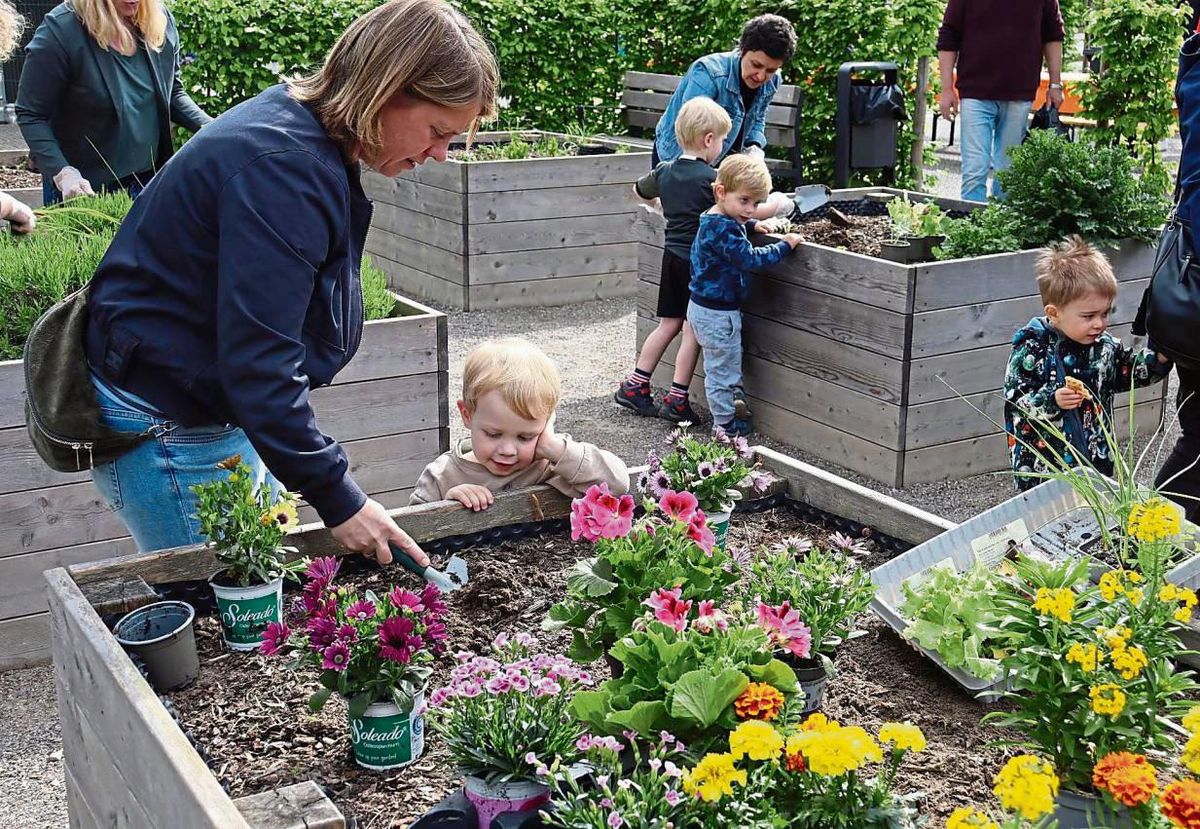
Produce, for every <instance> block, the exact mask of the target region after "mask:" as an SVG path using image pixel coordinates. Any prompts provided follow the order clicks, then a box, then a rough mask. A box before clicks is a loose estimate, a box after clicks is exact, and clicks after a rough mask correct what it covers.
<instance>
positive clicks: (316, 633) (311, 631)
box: [308, 616, 337, 650]
mask: <svg viewBox="0 0 1200 829" xmlns="http://www.w3.org/2000/svg"><path fill="white" fill-rule="evenodd" d="M336 639H337V622H336V621H335V620H334V619H333V618H331V617H329V616H314V617H313V618H311V619H309V620H308V642H309V644H310V645H312V646H313V649H314V650H324V649H325V648H327V647H329V646H330V645H332V644H333V643H334V640H336Z"/></svg>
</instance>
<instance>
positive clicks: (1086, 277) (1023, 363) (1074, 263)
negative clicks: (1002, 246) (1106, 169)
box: [1004, 236, 1170, 491]
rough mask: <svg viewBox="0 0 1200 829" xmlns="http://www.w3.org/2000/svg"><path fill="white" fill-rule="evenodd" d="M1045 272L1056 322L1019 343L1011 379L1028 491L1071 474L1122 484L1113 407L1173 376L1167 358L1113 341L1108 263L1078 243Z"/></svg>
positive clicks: (1007, 407)
mask: <svg viewBox="0 0 1200 829" xmlns="http://www.w3.org/2000/svg"><path fill="white" fill-rule="evenodd" d="M1035 272H1036V274H1037V283H1038V290H1039V291H1040V292H1041V295H1042V302H1043V303H1045V306H1046V307H1045V311H1046V314H1045V316H1042V317H1034V318H1033V319H1031V320H1030V321H1029V324H1028V325H1026V326H1025V327H1024V328H1022V329H1021V330H1020V331H1018V332H1017V333H1016V334H1015V335H1014V336H1013V342H1012V356H1011V357H1009V360H1008V370H1007V372H1006V374H1005V377H1004V400H1005V403H1004V426H1005V430H1006V431H1007V432H1008V446H1009V452H1010V454H1011V456H1012V467H1013V471H1014V472H1015V473H1016V483H1017V489H1018V490H1019V491H1025V490H1027V489H1029V488H1030V487H1033V486H1036V485H1037V484H1039V483H1041V481H1042V480H1043V479H1042V478H1038V477H1033V476H1030V475H1027V474H1023V473H1029V472H1038V473H1044V472H1049V471H1052V470H1053V469H1055V468H1059V467H1061V466H1062V465H1063V464H1065V465H1067V466H1076V465H1088V466H1091V467H1094V468H1095V469H1096V470H1097V471H1098V472H1101V473H1103V474H1105V475H1109V474H1112V471H1113V459H1112V457H1111V456H1110V447H1109V443H1108V441H1107V440H1106V439H1105V435H1104V432H1105V431H1106V430H1107V431H1108V432H1109V433H1111V432H1112V429H1113V424H1112V419H1111V418H1112V407H1113V398H1114V397H1115V395H1116V393H1117V392H1119V391H1129V389H1130V387H1131V386H1136V387H1139V388H1140V387H1142V386H1148V385H1150V384H1151V383H1154V382H1156V381H1158V380H1160V379H1161V378H1163V377H1165V376H1166V375H1167V374H1168V372H1169V371H1170V364H1169V363H1168V361H1167V358H1166V357H1163V356H1162V355H1160V354H1156V353H1155V352H1154V351H1151V350H1149V349H1145V350H1142V351H1137V352H1135V351H1134V350H1133V349H1131V348H1127V347H1125V346H1124V345H1122V344H1121V342H1120V341H1119V340H1117V339H1116V338H1114V337H1113V336H1112V335H1111V334H1108V333H1107V331H1106V329H1107V328H1108V317H1109V313H1110V312H1111V310H1112V304H1113V300H1114V299H1116V296H1117V280H1116V277H1115V276H1113V272H1112V267H1111V266H1110V265H1109V264H1108V260H1107V259H1106V258H1105V257H1104V255H1103V254H1102V253H1100V252H1099V251H1097V250H1096V249H1095V248H1093V247H1092V246H1091V245H1089V244H1087V243H1086V242H1084V241H1083V240H1082V239H1081V238H1079V237H1078V236H1072V237H1071V238H1070V239H1069V240H1067V241H1066V242H1064V243H1062V244H1061V245H1056V246H1052V247H1051V248H1049V249H1048V250H1047V251H1046V252H1045V253H1043V254H1042V256H1041V257H1040V258H1039V259H1038V262H1037V265H1036V268H1035ZM1043 424H1047V425H1048V424H1053V427H1054V429H1057V430H1058V431H1059V432H1061V433H1062V434H1064V435H1066V438H1067V440H1066V441H1065V442H1064V441H1063V440H1061V439H1059V438H1057V437H1055V436H1054V434H1052V432H1053V429H1051V428H1047V426H1046V425H1043Z"/></svg>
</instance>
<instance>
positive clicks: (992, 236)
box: [934, 202, 1023, 259]
mask: <svg viewBox="0 0 1200 829" xmlns="http://www.w3.org/2000/svg"><path fill="white" fill-rule="evenodd" d="M944 230H945V234H946V238H945V240H943V241H942V243H941V244H940V245H938V246H937V247H936V248H934V254H935V255H936V256H937V258H938V259H964V258H966V257H969V256H988V255H990V254H993V253H1011V252H1012V251H1017V250H1021V248H1022V245H1023V243H1022V241H1021V234H1022V230H1021V217H1020V216H1018V215H1017V214H1016V213H1015V212H1014V211H1012V210H1009V209H1008V208H1007V207H1005V205H1004V203H1003V202H990V203H989V204H988V206H987V207H984V208H981V209H979V210H976V211H975V212H973V213H971V214H970V215H969V216H965V217H963V218H961V219H947V220H946V222H945V225H944Z"/></svg>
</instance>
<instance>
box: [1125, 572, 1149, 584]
mask: <svg viewBox="0 0 1200 829" xmlns="http://www.w3.org/2000/svg"><path fill="white" fill-rule="evenodd" d="M1122 572H1123V573H1124V574H1125V580H1126V581H1127V582H1129V583H1130V584H1141V583H1142V582H1143V581H1145V579H1143V578H1142V574H1141V573H1139V572H1138V571H1137V570H1123V571H1122Z"/></svg>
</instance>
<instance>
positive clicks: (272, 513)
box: [263, 500, 300, 532]
mask: <svg viewBox="0 0 1200 829" xmlns="http://www.w3.org/2000/svg"><path fill="white" fill-rule="evenodd" d="M271 522H275V523H276V524H278V525H279V528H280V529H281V530H284V531H285V532H286V531H287V530H290V529H291V528H292V527H294V526H296V525H297V524H299V523H300V516H299V514H298V513H297V512H296V505H295V504H293V503H292V502H291V501H287V500H284V501H280V502H279V503H278V504H276V505H275V506H273V507H272V508H271V509H270V510H268V511H267V513H266V514H264V515H263V523H264V524H270V523H271Z"/></svg>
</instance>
